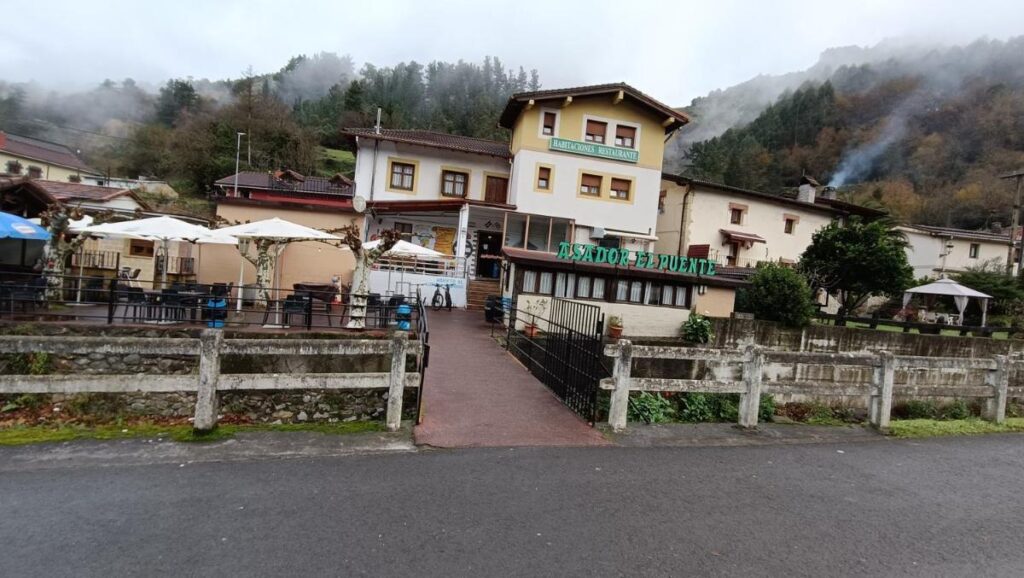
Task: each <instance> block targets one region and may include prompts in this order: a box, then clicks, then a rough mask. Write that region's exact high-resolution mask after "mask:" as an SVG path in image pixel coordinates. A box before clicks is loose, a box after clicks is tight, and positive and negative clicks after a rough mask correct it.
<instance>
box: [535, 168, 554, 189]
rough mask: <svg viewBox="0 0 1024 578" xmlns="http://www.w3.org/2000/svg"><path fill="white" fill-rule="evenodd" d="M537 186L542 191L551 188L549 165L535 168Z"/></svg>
mask: <svg viewBox="0 0 1024 578" xmlns="http://www.w3.org/2000/svg"><path fill="white" fill-rule="evenodd" d="M537 188H538V189H540V190H542V191H550V190H551V167H538V168H537Z"/></svg>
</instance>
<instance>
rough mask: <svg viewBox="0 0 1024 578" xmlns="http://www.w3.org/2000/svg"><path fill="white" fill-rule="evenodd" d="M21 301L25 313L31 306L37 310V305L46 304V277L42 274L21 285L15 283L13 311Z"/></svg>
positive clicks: (12, 290)
mask: <svg viewBox="0 0 1024 578" xmlns="http://www.w3.org/2000/svg"><path fill="white" fill-rule="evenodd" d="M19 303H20V304H21V310H22V311H23V312H25V313H27V312H28V310H29V307H31V308H32V310H33V311H35V310H36V308H37V307H41V306H44V305H46V277H43V276H42V275H40V276H38V277H33V278H32V279H30V280H29V281H28V282H26V283H23V284H21V285H14V286H13V287H12V288H11V313H14V308H15V307H16V306H17V305H18V304H19Z"/></svg>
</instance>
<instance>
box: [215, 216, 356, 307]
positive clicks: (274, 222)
mask: <svg viewBox="0 0 1024 578" xmlns="http://www.w3.org/2000/svg"><path fill="white" fill-rule="evenodd" d="M216 231H217V233H219V234H221V235H229V236H231V237H234V238H237V239H239V240H241V241H243V242H244V241H248V240H252V239H269V240H271V241H273V242H274V244H275V249H274V250H276V251H277V255H276V256H275V259H274V263H275V264H274V274H273V277H272V278H273V279H274V280H275V283H276V282H277V281H276V280H277V279H278V272H279V270H280V267H279V263H277V260H278V259H277V257H280V255H281V251H283V250H284V247H285V246H286V245H287V244H288V243H291V242H294V241H340V240H341V238H340V237H337V236H335V235H332V234H330V233H325V232H323V231H320V230H318V229H314V228H312V227H307V226H305V225H299V224H298V223H292V222H291V221H286V220H284V219H280V218H278V217H274V218H272V219H265V220H263V221H255V222H252V223H244V224H242V225H234V226H231V227H224V228H221V229H216ZM243 249H244V247H243V246H242V244H239V247H238V250H239V252H242V251H243ZM244 265H245V263H244V262H243V263H242V264H241V265H240V266H239V269H238V291H239V299H238V304H237V309H238V310H239V311H241V310H242V299H241V291H242V283H243V278H242V267H243V266H244ZM277 314H278V325H280V314H281V312H280V309H278V312H277Z"/></svg>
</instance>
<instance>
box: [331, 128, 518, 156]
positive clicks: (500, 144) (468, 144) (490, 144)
mask: <svg viewBox="0 0 1024 578" xmlns="http://www.w3.org/2000/svg"><path fill="white" fill-rule="evenodd" d="M341 132H342V134H345V135H348V136H354V137H357V138H365V139H376V140H383V141H389V142H398V143H405V144H413V145H420V146H425V147H431V148H438V149H445V150H451V151H458V152H462V153H470V154H477V155H486V156H491V157H498V158H502V159H508V158H512V153H511V152H510V151H509V146H508V143H507V142H504V141H496V140H488V139H483V138H473V137H468V136H459V135H454V134H448V133H443V132H434V131H430V130H405V129H393V128H382V129H380V132H377V131H376V130H375V129H373V128H349V129H345V130H343V131H341Z"/></svg>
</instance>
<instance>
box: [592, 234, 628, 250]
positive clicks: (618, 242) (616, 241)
mask: <svg viewBox="0 0 1024 578" xmlns="http://www.w3.org/2000/svg"><path fill="white" fill-rule="evenodd" d="M597 246H598V247H604V248H605V249H619V248H621V247H622V239H620V238H619V237H602V238H600V239H598V240H597Z"/></svg>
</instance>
